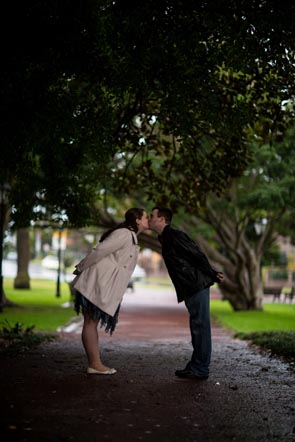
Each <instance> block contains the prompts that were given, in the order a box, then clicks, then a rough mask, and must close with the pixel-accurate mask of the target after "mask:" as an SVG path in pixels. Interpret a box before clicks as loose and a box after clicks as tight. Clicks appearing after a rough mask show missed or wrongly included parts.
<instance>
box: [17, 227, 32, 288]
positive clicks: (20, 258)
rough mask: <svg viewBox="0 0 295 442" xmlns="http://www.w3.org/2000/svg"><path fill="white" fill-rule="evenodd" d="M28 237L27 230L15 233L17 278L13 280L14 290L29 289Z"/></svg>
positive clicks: (22, 229) (23, 228) (21, 229)
mask: <svg viewBox="0 0 295 442" xmlns="http://www.w3.org/2000/svg"><path fill="white" fill-rule="evenodd" d="M29 262H30V236H29V231H28V229H27V228H25V227H22V228H20V229H18V231H17V276H16V278H15V280H14V288H15V289H29V288H30V277H29V272H28V270H29Z"/></svg>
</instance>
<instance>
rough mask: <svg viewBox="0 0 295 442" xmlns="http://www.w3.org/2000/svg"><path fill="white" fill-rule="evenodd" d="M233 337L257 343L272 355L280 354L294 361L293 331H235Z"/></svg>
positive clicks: (294, 341) (294, 339)
mask: <svg viewBox="0 0 295 442" xmlns="http://www.w3.org/2000/svg"><path fill="white" fill-rule="evenodd" d="M235 337H236V338H239V339H245V340H247V341H251V343H252V344H255V345H259V346H261V347H262V348H264V349H267V350H269V351H270V352H271V355H273V356H282V357H284V358H285V359H287V360H289V361H295V332H294V331H269V332H252V333H236V334H235Z"/></svg>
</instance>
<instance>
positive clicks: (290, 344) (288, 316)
mask: <svg viewBox="0 0 295 442" xmlns="http://www.w3.org/2000/svg"><path fill="white" fill-rule="evenodd" d="M263 308H264V310H263V311H260V312H258V311H254V312H253V311H249V312H234V311H233V310H232V308H231V307H230V305H229V303H228V302H227V301H216V300H212V301H211V313H212V316H213V318H214V319H215V320H216V321H217V322H218V323H219V324H221V325H222V326H223V327H226V328H228V329H230V330H232V331H234V332H235V336H236V337H238V338H240V339H245V340H248V341H250V342H252V343H253V344H256V345H259V346H261V347H262V348H264V349H267V350H269V351H270V352H271V354H272V355H276V356H283V357H284V358H286V360H287V361H289V362H290V363H291V364H292V366H293V367H294V361H295V304H264V306H263Z"/></svg>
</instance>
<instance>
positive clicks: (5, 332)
mask: <svg viewBox="0 0 295 442" xmlns="http://www.w3.org/2000/svg"><path fill="white" fill-rule="evenodd" d="M2 324H3V326H2V328H1V329H0V353H1V354H5V355H11V356H15V355H17V354H19V353H23V352H25V351H27V350H29V349H31V348H32V347H35V346H36V345H38V344H41V343H42V342H44V341H52V340H53V339H56V336H55V335H52V334H44V333H43V334H41V333H34V332H33V329H34V328H35V326H34V325H31V326H28V327H25V326H24V324H22V323H21V322H16V323H15V324H14V325H11V324H10V323H9V322H8V320H7V319H6V320H4V321H3V323H2Z"/></svg>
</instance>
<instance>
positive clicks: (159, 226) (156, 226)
mask: <svg viewBox="0 0 295 442" xmlns="http://www.w3.org/2000/svg"><path fill="white" fill-rule="evenodd" d="M164 224H165V222H164V217H163V216H160V217H159V216H158V209H154V210H153V211H152V213H151V216H150V219H149V226H150V229H151V230H154V231H155V232H161V231H162V230H163V226H164Z"/></svg>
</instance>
